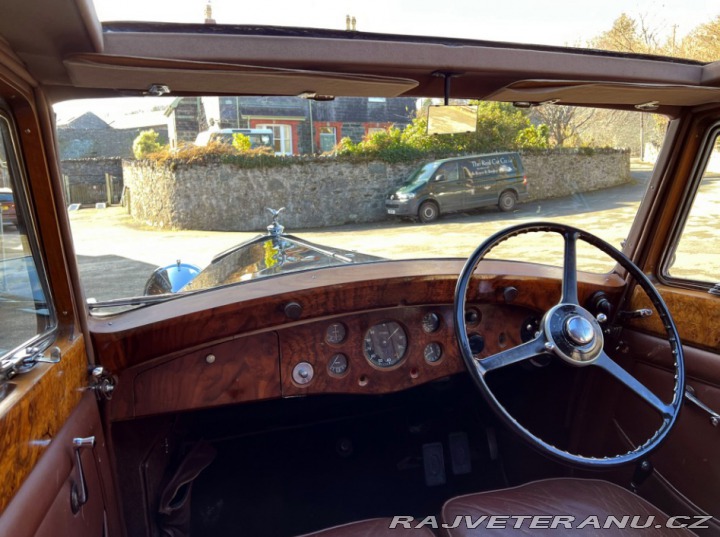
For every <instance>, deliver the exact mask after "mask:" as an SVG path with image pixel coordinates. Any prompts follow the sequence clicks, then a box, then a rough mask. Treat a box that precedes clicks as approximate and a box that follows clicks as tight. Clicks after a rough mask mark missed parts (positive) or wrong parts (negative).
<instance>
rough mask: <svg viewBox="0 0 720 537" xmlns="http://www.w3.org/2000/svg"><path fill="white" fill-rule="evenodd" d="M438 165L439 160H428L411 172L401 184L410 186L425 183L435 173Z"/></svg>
mask: <svg viewBox="0 0 720 537" xmlns="http://www.w3.org/2000/svg"><path fill="white" fill-rule="evenodd" d="M439 166H440V163H439V162H430V163H428V164H425V166H420V167H419V168H418V169H417V170H415V171H414V172H412V173H411V174H410V176H409V177H408V178H407V179H406V180H405V182H404V183H403V186H412V185H417V184H422V183H427V181H428V179H430V177H431V176H432V174H433V173H435V170H437V169H438V167H439Z"/></svg>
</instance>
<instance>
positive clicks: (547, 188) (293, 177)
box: [123, 150, 630, 231]
mask: <svg viewBox="0 0 720 537" xmlns="http://www.w3.org/2000/svg"><path fill="white" fill-rule="evenodd" d="M425 162H427V161H418V162H415V163H403V164H388V163H384V162H367V163H350V162H342V161H335V160H330V159H328V160H324V161H323V160H313V161H310V162H308V161H300V162H298V164H293V165H291V166H283V167H272V168H260V169H244V168H239V167H237V166H233V165H231V164H198V163H192V164H178V165H175V166H174V167H169V166H164V165H158V164H155V163H151V162H147V161H140V162H138V161H124V162H123V175H124V179H125V186H126V188H127V191H126V199H127V200H128V203H129V211H130V214H131V215H132V216H133V217H134V218H135V219H136V220H138V221H140V222H142V223H144V224H147V225H150V226H153V227H157V228H171V229H197V230H216V231H251V230H264V229H265V226H267V224H268V215H267V213H266V212H265V207H273V208H279V207H285V208H286V211H285V213H284V215H283V218H282V221H283V223H284V224H285V226H286V227H287V228H288V229H292V230H296V229H304V228H321V227H327V226H336V225H342V224H348V223H362V222H375V221H379V220H384V219H386V218H387V215H386V214H385V208H384V200H385V197H386V196H387V194H388V193H389V192H391V191H392V190H393V189H394V188H396V187H397V186H399V185H400V184H401V183H402V182H403V181H404V179H405V178H406V177H407V176H408V174H409V173H410V172H411V171H412V170H414V169H415V168H417V167H418V166H419V165H421V164H423V163H425ZM523 162H524V164H525V168H526V172H527V175H528V183H529V191H530V199H531V200H537V199H547V198H554V197H560V196H566V195H569V194H573V193H577V192H586V191H590V190H598V189H602V188H608V187H611V186H616V185H619V184H623V183H626V182H628V181H629V180H630V154H629V152H628V151H623V150H612V151H611V150H604V151H599V152H592V153H582V152H567V151H564V152H552V151H549V152H547V153H533V154H527V155H523ZM128 191H129V194H128Z"/></svg>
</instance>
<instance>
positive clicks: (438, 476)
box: [422, 442, 447, 487]
mask: <svg viewBox="0 0 720 537" xmlns="http://www.w3.org/2000/svg"><path fill="white" fill-rule="evenodd" d="M422 451H423V467H424V468H425V484H426V485H427V486H428V487H436V486H438V485H444V484H445V483H446V482H447V477H446V476H445V457H444V455H443V446H442V444H441V443H440V442H435V443H433V444H423V447H422Z"/></svg>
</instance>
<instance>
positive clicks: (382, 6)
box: [95, 0, 720, 45]
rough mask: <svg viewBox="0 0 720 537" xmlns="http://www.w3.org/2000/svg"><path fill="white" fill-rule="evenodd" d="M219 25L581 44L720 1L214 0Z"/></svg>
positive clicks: (99, 4) (111, 10)
mask: <svg viewBox="0 0 720 537" xmlns="http://www.w3.org/2000/svg"><path fill="white" fill-rule="evenodd" d="M206 3H207V2H206V0H154V1H148V0H123V1H122V2H119V1H118V0H95V5H96V9H97V12H98V16H99V17H100V19H101V20H105V21H109V20H165V21H172V22H202V20H203V13H204V8H205V4H206ZM211 3H212V7H213V15H214V18H215V19H216V20H217V22H219V23H227V24H271V25H272V24H274V25H279V26H306V27H315V28H333V29H344V28H345V16H346V15H347V14H351V15H354V16H355V17H356V19H357V29H358V30H362V31H368V32H383V33H401V34H421V35H436V36H447V37H463V38H471V39H487V40H493V41H516V42H523V43H537V44H547V45H584V44H585V43H586V41H587V40H588V39H590V38H592V37H594V36H596V35H598V34H599V33H601V32H603V31H604V30H607V29H609V28H610V27H611V25H612V22H613V20H615V19H616V18H617V17H618V16H619V15H620V14H621V13H623V12H626V13H628V14H629V15H631V16H633V17H636V18H637V17H639V16H643V17H644V18H645V20H646V21H647V22H648V23H649V25H650V26H651V27H653V28H656V29H658V30H660V31H661V32H663V33H664V34H665V35H670V34H671V32H672V30H673V25H677V27H676V32H677V36H678V38H680V37H682V36H683V35H685V34H686V33H687V32H689V31H690V30H692V28H693V27H695V26H697V25H698V24H701V23H703V22H706V21H708V20H710V19H712V18H715V17H716V16H718V15H720V4H718V2H717V0H715V1H708V0H665V1H663V0H659V1H658V0H595V1H592V2H587V1H582V0H556V1H553V0H544V1H538V0H500V1H494V2H487V1H485V0H412V1H411V0H398V1H395V0H352V1H350V0H316V1H315V2H303V1H300V0H292V1H287V0H275V1H273V0H262V1H261V0H254V1H253V0H250V1H241V0H212V1H211Z"/></svg>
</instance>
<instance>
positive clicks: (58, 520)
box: [0, 392, 118, 537]
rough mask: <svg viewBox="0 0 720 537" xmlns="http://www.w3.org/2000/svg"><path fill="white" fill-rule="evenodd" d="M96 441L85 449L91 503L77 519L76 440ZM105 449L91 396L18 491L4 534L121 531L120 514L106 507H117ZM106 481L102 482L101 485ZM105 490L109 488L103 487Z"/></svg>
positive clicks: (96, 536) (86, 535)
mask: <svg viewBox="0 0 720 537" xmlns="http://www.w3.org/2000/svg"><path fill="white" fill-rule="evenodd" d="M89 436H94V437H95V442H96V444H95V447H94V448H83V449H81V451H80V453H81V460H82V467H83V475H84V477H85V482H86V486H87V491H88V496H87V503H85V505H83V506H82V507H81V508H80V510H79V511H78V512H77V513H76V514H73V512H72V509H71V499H70V498H71V488H72V487H73V484H75V485H76V486H77V485H79V470H78V468H77V467H76V462H75V452H74V450H73V444H72V441H73V438H85V437H89ZM107 463H108V457H107V447H106V445H105V438H104V436H103V431H102V427H101V423H100V415H99V413H98V408H97V401H96V400H95V396H94V394H92V393H90V392H87V393H86V394H85V395H84V396H83V398H82V400H81V402H80V404H79V405H78V407H77V408H76V409H75V410H74V411H73V413H72V415H71V416H70V419H69V420H68V421H67V422H66V423H65V425H64V426H63V427H62V429H61V430H60V432H59V433H58V434H57V435H56V436H55V437H54V438H53V440H52V441H51V443H50V446H49V447H48V449H47V451H46V452H45V453H44V454H43V456H42V457H41V458H40V460H39V461H38V463H37V465H36V466H35V468H34V469H33V471H32V472H31V473H30V475H29V476H28V478H27V480H26V481H25V483H23V485H22V487H21V488H20V490H19V491H18V492H17V494H16V495H15V497H14V498H13V499H12V501H11V502H10V504H9V505H8V506H7V508H6V509H5V511H4V512H3V514H2V516H0V535H12V536H13V537H31V536H32V537H50V536H53V537H55V536H57V535H72V536H73V537H101V536H103V535H106V534H110V535H112V534H116V532H110V533H107V530H106V526H108V525H109V526H110V527H111V528H117V527H118V525H117V520H116V514H115V513H113V512H112V511H110V512H108V513H107V514H106V511H105V505H106V504H107V505H114V503H113V502H112V501H108V500H110V498H109V496H111V495H113V492H112V486H111V485H112V483H111V481H110V480H111V474H110V468H108V467H106V466H103V464H104V465H107ZM103 482H104V483H103ZM103 485H105V486H103Z"/></svg>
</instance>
